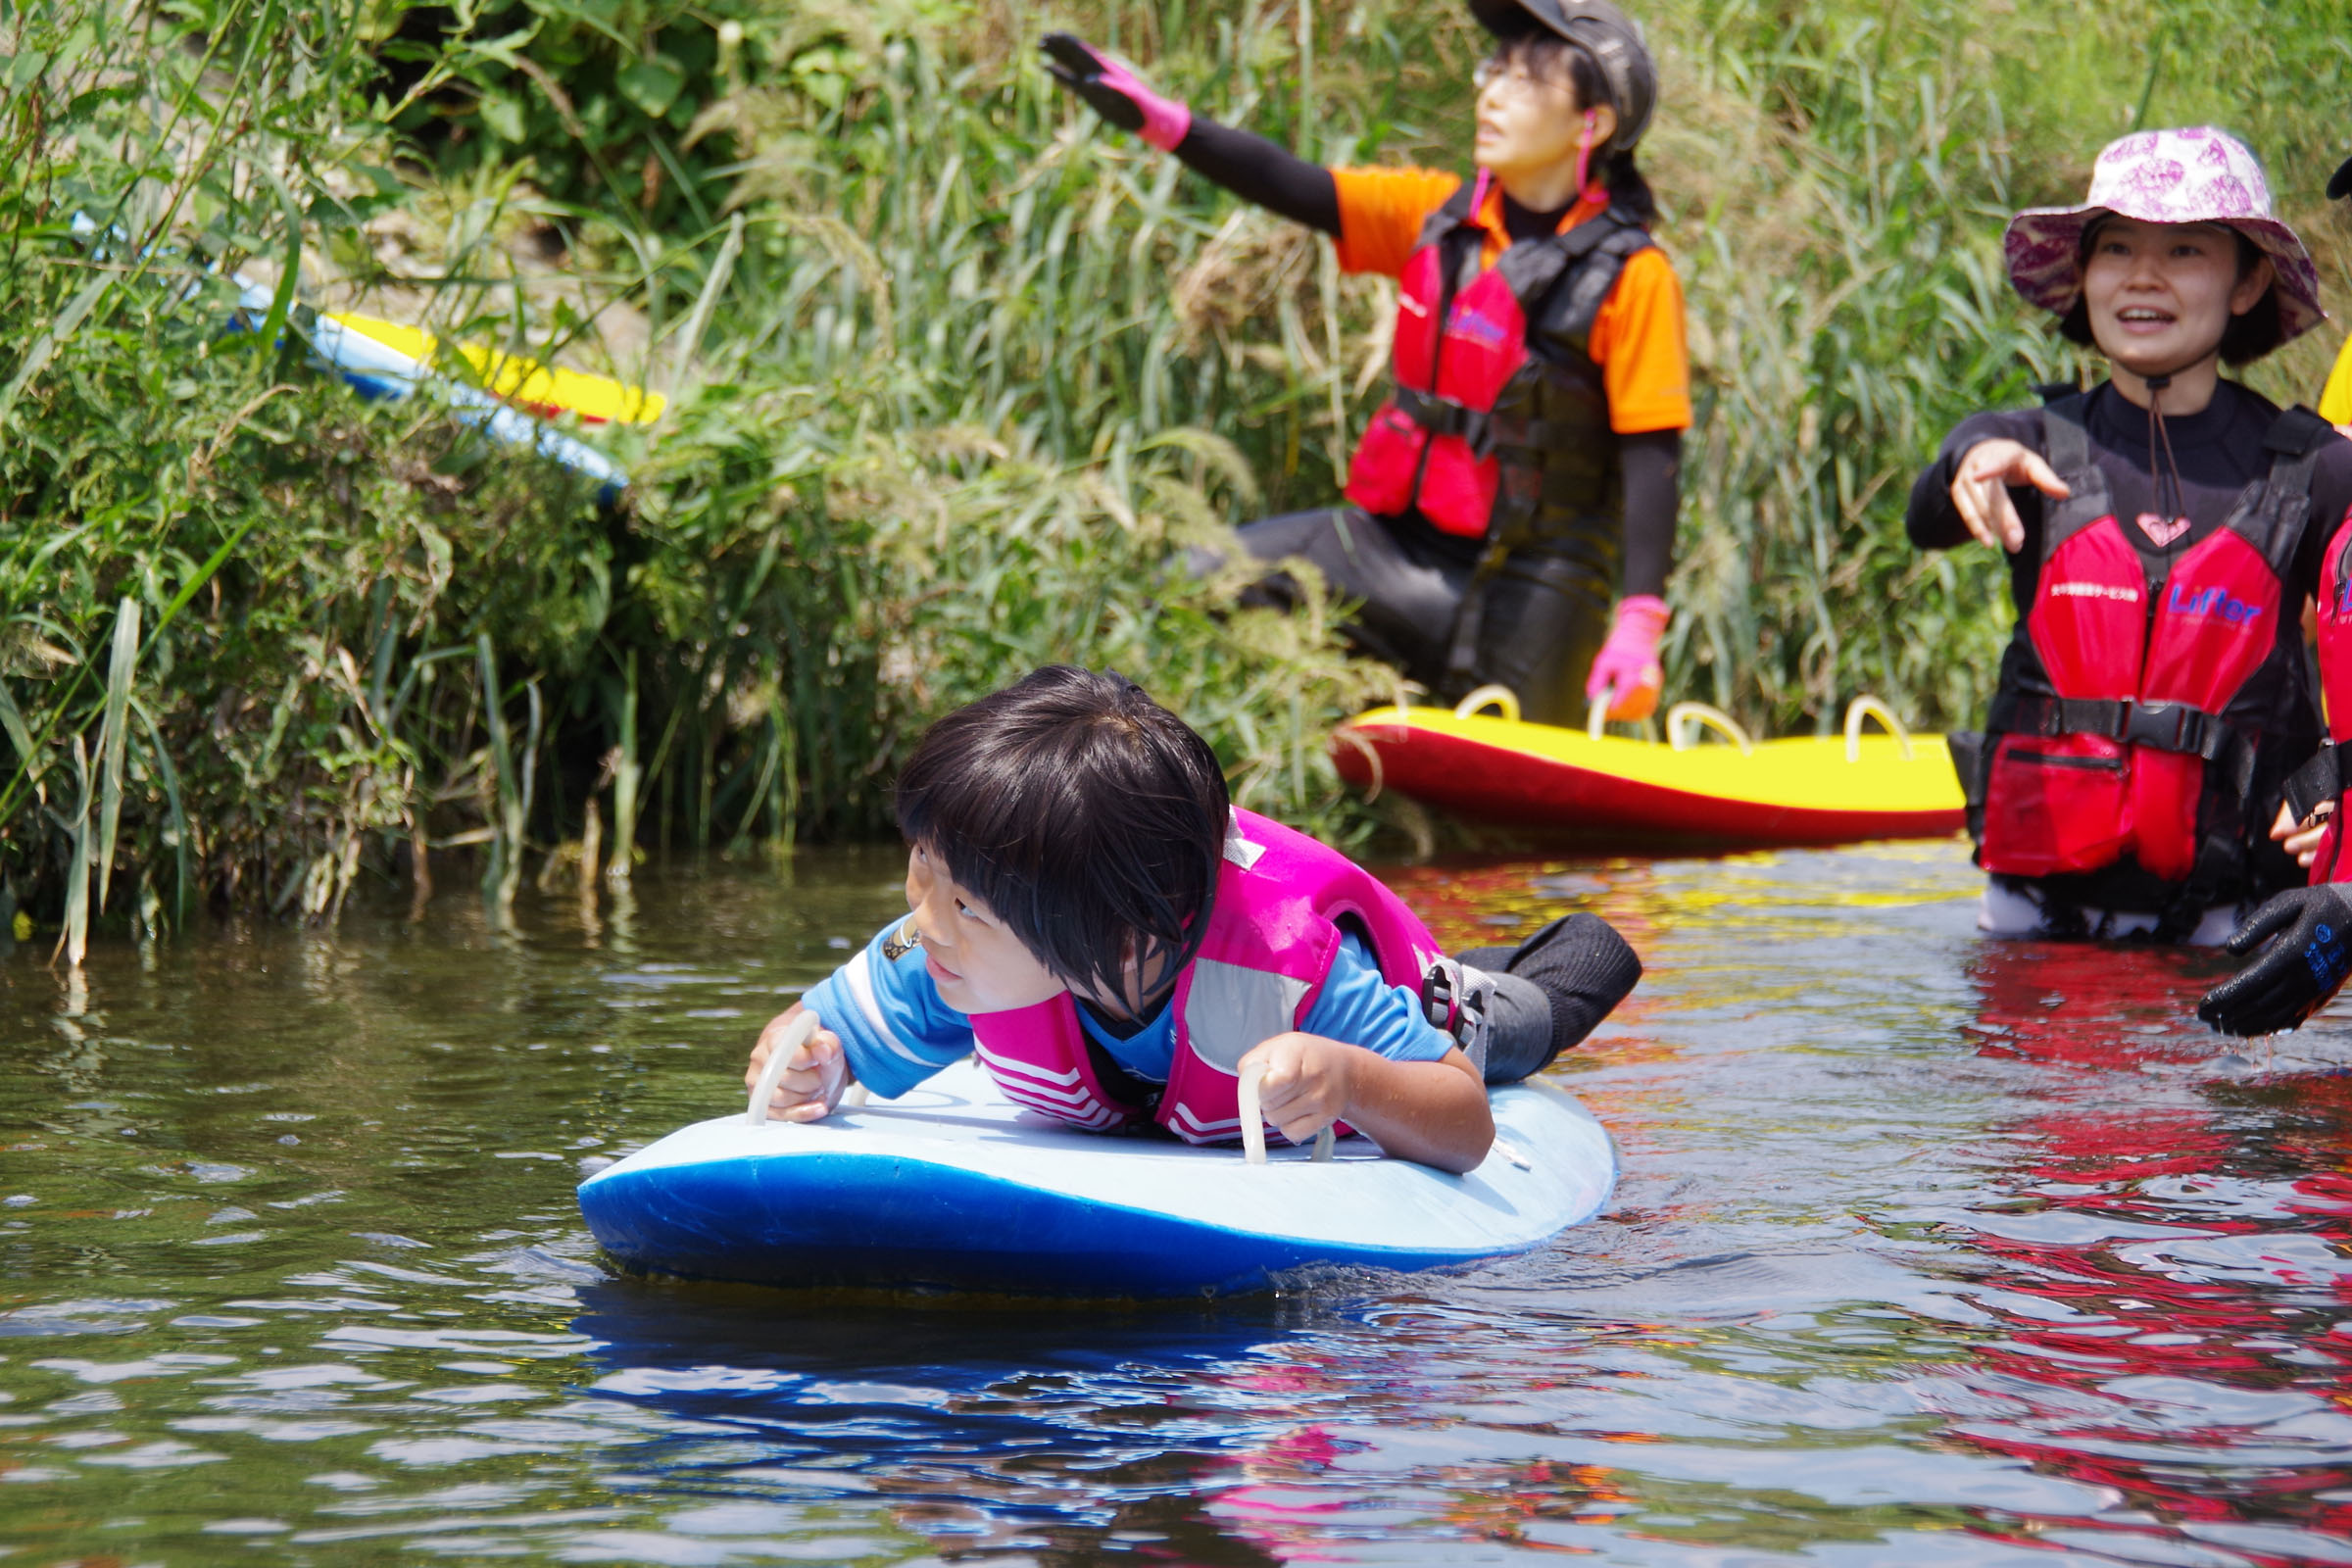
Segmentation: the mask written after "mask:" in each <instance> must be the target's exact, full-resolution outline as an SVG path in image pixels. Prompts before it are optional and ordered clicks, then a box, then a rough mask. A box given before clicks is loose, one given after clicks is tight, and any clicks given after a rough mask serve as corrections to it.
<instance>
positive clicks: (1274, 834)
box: [972, 810, 1439, 1144]
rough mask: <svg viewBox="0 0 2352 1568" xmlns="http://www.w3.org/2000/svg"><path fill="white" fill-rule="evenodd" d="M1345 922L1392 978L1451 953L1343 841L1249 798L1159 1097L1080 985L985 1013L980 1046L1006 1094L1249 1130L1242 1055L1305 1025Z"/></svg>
mask: <svg viewBox="0 0 2352 1568" xmlns="http://www.w3.org/2000/svg"><path fill="white" fill-rule="evenodd" d="M1344 930H1352V931H1354V932H1355V933H1356V934H1357V935H1358V936H1360V937H1362V938H1363V940H1364V941H1365V943H1366V944H1367V945H1368V946H1369V947H1370V948H1371V950H1372V953H1373V956H1375V958H1377V960H1378V961H1379V964H1380V972H1381V974H1382V975H1383V976H1384V977H1386V978H1387V980H1388V981H1389V983H1390V984H1391V985H1400V986H1418V985H1419V984H1420V982H1421V977H1422V975H1423V974H1424V973H1426V972H1427V970H1428V968H1429V966H1430V964H1431V963H1433V962H1434V961H1436V959H1437V958H1438V956H1439V952H1438V944H1437V941H1436V939H1434V938H1433V937H1431V936H1430V934H1429V930H1428V928H1427V927H1425V926H1424V925H1422V923H1421V921H1420V919H1419V918H1418V917H1416V916H1415V915H1414V913H1413V911H1412V910H1410V909H1408V908H1406V907H1404V903H1403V901H1402V900H1400V899H1398V898H1397V895H1396V894H1394V893H1391V892H1390V891H1389V890H1388V888H1386V887H1385V886H1383V885H1382V884H1381V882H1380V880H1379V879H1378V878H1377V877H1375V876H1373V875H1372V874H1371V873H1370V872H1369V871H1366V870H1365V869H1364V868H1363V867H1361V866H1359V865H1357V864H1356V863H1355V862H1353V861H1352V860H1349V859H1348V858H1347V857H1346V856H1344V855H1341V854H1340V853H1339V852H1338V851H1336V850H1333V849H1330V848H1328V847H1326V846H1324V845H1322V844H1318V843H1317V842H1315V841H1314V840H1313V839H1310V838H1308V837H1307V836H1306V835H1304V834H1302V833H1296V832H1293V831H1292V830H1291V829H1289V828H1287V827H1284V826H1282V825H1281V824H1280V823H1278V822H1272V821H1269V820H1267V819H1266V818H1265V817H1262V816H1259V815H1257V814H1256V813H1255V812H1252V811H1243V810H1236V811H1235V812H1234V813H1233V826H1232V829H1231V830H1230V832H1229V833H1228V834H1227V836H1226V840H1225V859H1224V863H1223V864H1222V865H1221V866H1220V867H1219V868H1218V875H1217V891H1216V899H1215V902H1214V903H1213V904H1212V905H1211V906H1210V908H1209V915H1208V934H1207V936H1206V937H1205V938H1204V939H1203V940H1202V942H1201V951H1200V953H1199V955H1198V956H1195V957H1194V959H1193V961H1192V962H1191V963H1190V964H1188V965H1186V966H1185V969H1184V972H1183V973H1182V974H1181V975H1179V976H1178V977H1177V981H1176V991H1175V994H1174V996H1173V997H1171V998H1170V999H1169V1001H1168V1003H1167V1005H1168V1006H1170V1007H1172V1008H1174V1009H1175V1016H1176V1051H1175V1057H1174V1061H1173V1064H1172V1066H1171V1067H1170V1069H1169V1073H1168V1081H1167V1084H1166V1086H1165V1087H1164V1088H1162V1089H1160V1090H1159V1092H1158V1097H1157V1100H1156V1102H1154V1101H1153V1100H1152V1097H1151V1093H1150V1090H1149V1087H1148V1086H1145V1085H1142V1084H1141V1083H1139V1082H1138V1081H1137V1080H1135V1079H1133V1078H1131V1077H1130V1076H1129V1075H1127V1074H1126V1073H1124V1072H1122V1071H1120V1070H1119V1069H1118V1068H1117V1067H1116V1066H1115V1065H1114V1064H1113V1063H1112V1062H1111V1061H1110V1059H1109V1057H1108V1055H1107V1054H1105V1053H1103V1051H1102V1050H1101V1048H1100V1047H1098V1046H1096V1045H1095V1044H1094V1042H1093V1041H1091V1040H1089V1039H1088V1038H1087V1034H1086V1030H1085V1027H1084V1026H1083V1025H1082V1024H1081V1023H1080V1022H1079V1019H1078V1007H1077V1004H1076V1002H1075V1001H1074V1000H1073V999H1072V998H1071V997H1070V995H1069V993H1067V992H1063V993H1062V994H1061V995H1060V996H1057V997H1055V998H1054V999H1053V1000H1052V1001H1049V1002H1042V1003H1039V1004H1038V1005H1035V1006H1032V1007H1021V1008H1017V1009H1015V1010H1013V1011H1010V1012H986V1013H975V1014H973V1015H972V1034H973V1037H974V1040H975V1047H974V1052H975V1054H976V1055H977V1056H978V1058H979V1060H980V1064H981V1065H982V1066H983V1067H985V1068H987V1069H988V1072H989V1075H990V1076H991V1077H993V1078H994V1079H996V1081H997V1087H998V1088H1000V1089H1002V1090H1003V1091H1004V1092H1005V1098H1007V1099H1009V1100H1011V1101H1013V1102H1014V1103H1018V1104H1021V1105H1025V1106H1027V1107H1028V1108H1030V1109H1031V1110H1035V1111H1039V1112H1042V1113H1043V1114H1045V1115H1048V1116H1051V1117H1053V1118H1054V1119H1055V1120H1056V1121H1064V1122H1068V1123H1070V1124H1072V1125H1074V1126H1078V1127H1085V1128H1089V1129H1092V1130H1095V1131H1108V1130H1110V1129H1112V1128H1118V1127H1131V1126H1141V1125H1145V1124H1147V1123H1150V1122H1154V1121H1156V1122H1157V1123H1159V1124H1160V1125H1161V1126H1163V1127H1165V1128H1167V1129H1168V1130H1169V1131H1170V1132H1172V1133H1174V1134H1176V1136H1177V1137H1179V1138H1182V1139H1184V1140H1185V1141H1186V1142H1188V1143H1195V1144H1213V1143H1223V1142H1227V1141H1229V1140H1232V1139H1237V1138H1239V1137H1241V1135H1242V1120H1241V1109H1240V1104H1239V1099H1238V1086H1239V1083H1240V1078H1239V1072H1240V1068H1241V1060H1242V1057H1243V1056H1245V1055H1247V1054H1249V1053H1250V1051H1251V1050H1253V1049H1254V1048H1256V1047H1257V1046H1258V1045H1259V1044H1260V1043H1262V1042H1264V1041H1266V1040H1270V1039H1272V1038H1273V1037H1274V1036H1276V1035H1279V1034H1287V1033H1288V1032H1290V1031H1291V1030H1294V1029H1297V1028H1299V1025H1300V1024H1301V1022H1302V1021H1303V1020H1304V1019H1305V1017H1306V1015H1307V1012H1308V1011H1309V1009H1311V1008H1312V1007H1313V1006H1314V1004H1315V998H1316V997H1317V996H1319V995H1321V993H1322V990H1323V983H1324V981H1325V979H1326V978H1327V977H1328V976H1329V975H1330V973H1331V964H1332V959H1333V957H1334V956H1336V954H1337V953H1338V951H1339V945H1340V937H1341V933H1342V932H1343V931H1344Z"/></svg>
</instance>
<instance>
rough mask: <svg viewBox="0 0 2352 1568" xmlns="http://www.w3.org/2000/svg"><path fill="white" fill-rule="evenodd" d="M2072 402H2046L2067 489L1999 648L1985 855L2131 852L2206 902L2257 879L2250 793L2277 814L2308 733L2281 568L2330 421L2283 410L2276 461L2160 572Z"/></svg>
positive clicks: (2015, 867)
mask: <svg viewBox="0 0 2352 1568" xmlns="http://www.w3.org/2000/svg"><path fill="white" fill-rule="evenodd" d="M2084 401H2085V400H2084V398H2083V396H2082V395H2081V394H2077V395H2074V396H2070V397H2065V398H2061V399H2059V400H2058V401H2056V402H2053V403H2052V404H2050V405H2049V406H2048V407H2047V408H2046V409H2045V410H2044V411H2043V415H2042V428H2043V433H2044V442H2045V445H2046V447H2047V451H2048V457H2049V462H2050V466H2051V467H2052V468H2053V469H2055V470H2056V471H2057V474H2058V476H2059V477H2060V478H2061V479H2063V480H2065V481H2066V483H2067V485H2068V486H2069V487H2070V488H2071V490H2072V491H2073V494H2072V495H2070V496H2069V497H2067V498H2066V499H2065V500H2063V501H2056V500H2054V501H2051V502H2049V503H2047V504H2046V505H2045V510H2044V519H2045V520H2044V524H2043V529H2042V546H2041V569H2040V576H2039V580H2038V582H2037V584H2036V587H2035V590H2034V605H2033V608H2032V610H2031V611H2030V612H2029V613H2027V614H2026V616H2025V617H2024V618H2023V619H2021V620H2020V621H2019V623H2018V626H2017V632H2016V635H2015V637H2014V638H2013V639H2012V641H2011V645H2010V649H2009V653H2008V657H2007V658H2006V659H2004V660H2003V662H2002V666H2001V685H2000V689H1999V692H1998V694H1997V695H1996V696H1995V697H1994V699H1993V704H1992V713H1991V717H1990V720H1989V722H1988V723H1987V725H1986V731H1987V733H1986V735H1985V740H1986V742H1987V744H1988V746H1989V747H1990V757H1989V760H1988V763H1987V767H1986V773H1985V808H1984V809H1985V815H1984V826H1983V831H1982V834H1981V838H1980V844H1979V849H1978V860H1979V863H1981V864H1982V865H1983V866H1984V867H1985V869H1986V870H1987V871H1993V872H2000V873H2005V874H2009V875H2014V876H2028V877H2045V876H2055V875H2064V874H2069V873H2078V872H2090V871H2097V870H2100V869H2103V868H2105V867H2108V866H2111V865H2115V864H2116V863H2117V862H2119V861H2120V860H2122V859H2123V858H2125V857H2126V856H2131V857H2134V858H2136V861H2137V863H2138V865H2139V866H2140V868H2141V869H2143V870H2144V871H2146V872H2148V873H2149V874H2150V875H2152V876H2154V877H2155V878H2157V879H2159V880H2161V881H2164V882H2167V883H2180V884H2184V885H2185V888H2186V890H2187V893H2188V895H2189V897H2188V899H2187V902H2188V903H2194V904H2197V905H2199V906H2200V910H2199V912H2201V907H2202V906H2203V905H2209V904H2215V903H2221V902H2224V901H2225V900H2226V899H2228V898H2231V897H2242V896H2245V895H2246V894H2248V893H2251V892H2254V891H2259V890H2257V889H2254V888H2252V887H2250V886H2248V885H2247V878H2248V874H2249V872H2248V858H2249V855H2250V852H2251V851H2252V849H2253V847H2254V846H2256V845H2258V844H2261V843H2264V842H2266V841H2267V838H2268V832H2269V826H2270V824H2269V822H2268V821H2267V820H2263V821H2257V820H2255V818H2256V817H2257V816H2259V815H2262V814H2263V812H2262V810H2261V809H2259V807H2258V805H2257V802H2256V800H2255V799H2254V797H2256V796H2259V797H2261V798H2262V799H2263V800H2265V801H2268V802H2269V804H2270V806H2271V808H2272V809H2275V807H2276V801H2277V789H2278V781H2279V779H2280V778H2281V777H2283V775H2284V773H2285V772H2286V771H2287V770H2288V769H2290V768H2292V767H2293V766H2294V765H2295V764H2296V763H2297V762H2299V761H2300V760H2302V759H2303V758H2304V757H2305V756H2307V755H2309V753H2310V752H2311V750H2312V748H2313V747H2314V746H2316V745H2317V744H2318V741H2319V726H2318V705H2317V702H2316V694H2315V693H2314V692H2313V690H2312V684H2311V677H2310V665H2309V661H2308V660H2307V659H2306V658H2305V655H2304V651H2303V637H2302V629H2301V610H2302V606H2301V604H2300V602H2299V599H2298V598H2297V597H2296V596H2292V595H2290V594H2289V593H2288V591H2287V579H2288V575H2289V569H2290V565H2291V563H2292V562H2293V561H2294V558H2295V554H2296V551H2297V549H2298V548H2299V546H2300V544H2301V541H2302V538H2303V530H2304V526H2305V521H2306V515H2307V514H2308V512H2309V511H2310V505H2311V473H2312V467H2313V464H2314V461H2315V459H2316V457H2317V454H2318V451H2319V448H2320V447H2321V446H2322V445H2323V444H2324V443H2325V442H2326V441H2327V440H2330V439H2333V434H2334V433H2333V431H2332V430H2330V429H2329V427H2328V426H2327V424H2326V423H2325V422H2323V421H2322V420H2320V419H2319V417H2317V416H2315V415H2312V414H2310V413H2309V412H2308V411H2305V410H2301V409H2294V410H2289V411H2288V412H2286V413H2284V414H2282V415H2280V416H2279V417H2278V419H2277V420H2276V421H2274V423H2273V424H2272V426H2271V429H2270V432H2269V434H2268V435H2267V436H2266V437H2265V440H2264V446H2265V448H2266V449H2267V450H2268V452H2269V453H2270V455H2271V460H2272V461H2271V467H2270V471H2269V472H2268V473H2267V474H2265V475H2264V476H2263V477H2261V478H2259V479H2256V480H2254V481H2253V482H2252V483H2250V484H2248V485H2247V486H2246V488H2245V490H2244V491H2243V492H2242V493H2241V494H2240V495H2239V497H2238V499H2237V503H2236V505H2235V506H2234V507H2233V508H2231V510H2230V512H2229V516H2228V517H2227V518H2225V519H2224V520H2223V522H2222V524H2221V526H2220V527H2218V528H2216V529H2215V530H2214V531H2213V532H2212V533H2210V534H2208V535H2207V536H2206V537H2204V538H2203V539H2201V540H2199V541H2197V543H2196V544H2195V545H2193V546H2191V547H2190V548H2189V549H2187V550H2186V551H2185V552H2183V553H2182V554H2181V555H2180V558H2179V559H2178V560H2175V561H2171V562H2170V563H2169V569H2168V562H2167V559H2166V558H2165V557H2164V556H2162V555H2152V554H2150V553H2149V552H2148V551H2147V550H2145V549H2143V548H2141V547H2139V546H2138V545H2136V544H2135V543H2134V541H2133V540H2132V538H2131V536H2130V535H2129V534H2127V533H2126V531H2125V529H2124V527H2123V525H2122V524H2121V523H2120V522H2118V520H2117V518H2116V515H2115V509H2114V507H2113V505H2112V504H2111V503H2110V501H2109V498H2108V491H2107V481H2106V478H2105V476H2104V475H2103V474H2102V473H2101V472H2100V471H2099V468H2098V466H2097V465H2096V464H2095V463H2093V462H2092V461H2091V456H2090V440H2089V435H2088V433H2087V431H2086V430H2085V429H2084V427H2083V422H2082V419H2083V408H2084ZM2258 775H2259V777H2260V779H2261V781H2262V782H2261V787H2260V788H2257V779H2258ZM2183 907H2185V906H2183Z"/></svg>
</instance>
